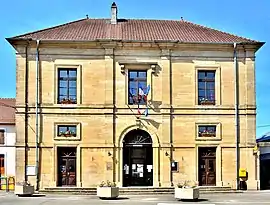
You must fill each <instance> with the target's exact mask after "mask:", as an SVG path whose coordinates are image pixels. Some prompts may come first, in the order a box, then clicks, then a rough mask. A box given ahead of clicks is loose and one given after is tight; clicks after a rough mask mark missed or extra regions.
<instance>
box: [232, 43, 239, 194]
mask: <svg viewBox="0 0 270 205" xmlns="http://www.w3.org/2000/svg"><path fill="white" fill-rule="evenodd" d="M233 47H234V53H233V60H234V71H235V73H234V74H235V76H234V77H235V96H234V98H235V149H236V151H235V155H236V170H235V171H236V190H238V189H239V174H238V172H239V110H238V107H239V105H238V102H239V91H238V84H239V82H238V65H237V43H234V44H233Z"/></svg>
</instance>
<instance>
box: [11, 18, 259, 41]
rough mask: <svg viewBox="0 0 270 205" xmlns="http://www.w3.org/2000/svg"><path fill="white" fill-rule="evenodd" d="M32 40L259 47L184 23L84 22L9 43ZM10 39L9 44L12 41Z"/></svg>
mask: <svg viewBox="0 0 270 205" xmlns="http://www.w3.org/2000/svg"><path fill="white" fill-rule="evenodd" d="M27 38H31V39H33V40H37V39H39V40H74V41H95V40H109V39H113V40H122V41H141V42H144V41H180V42H187V43H188V42H190V43H234V42H242V43H259V42H258V41H254V40H251V39H247V38H244V37H240V36H235V35H232V34H229V33H225V32H222V31H218V30H215V29H212V28H208V27H204V26H201V25H197V24H194V23H191V22H188V21H185V20H179V21H176V20H142V19H141V20H136V19H118V23H117V24H116V25H113V24H110V19H88V18H86V19H81V20H78V21H73V22H70V23H66V24H63V25H59V26H55V27H51V28H47V29H43V30H39V31H35V32H31V33H27V34H23V35H20V36H15V37H12V38H9V39H13V40H15V39H27ZM9 39H8V40H9Z"/></svg>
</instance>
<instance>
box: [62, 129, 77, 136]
mask: <svg viewBox="0 0 270 205" xmlns="http://www.w3.org/2000/svg"><path fill="white" fill-rule="evenodd" d="M59 136H60V137H76V133H75V132H74V131H70V130H67V131H65V132H60V133H59Z"/></svg>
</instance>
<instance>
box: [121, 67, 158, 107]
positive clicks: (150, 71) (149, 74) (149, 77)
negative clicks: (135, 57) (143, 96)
mask: <svg viewBox="0 0 270 205" xmlns="http://www.w3.org/2000/svg"><path fill="white" fill-rule="evenodd" d="M119 65H120V68H121V73H122V74H123V75H125V104H126V105H128V106H129V107H131V108H137V107H138V105H129V103H128V98H129V95H128V92H129V90H128V83H129V82H128V71H129V70H146V71H147V72H146V75H147V85H150V91H149V93H148V96H147V100H148V101H149V100H151V99H152V74H153V73H155V70H156V66H157V64H156V63H144V62H143V63H139V62H136V63H133V62H130V63H121V62H119ZM142 106H143V105H142Z"/></svg>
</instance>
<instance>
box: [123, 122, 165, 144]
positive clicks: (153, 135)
mask: <svg viewBox="0 0 270 205" xmlns="http://www.w3.org/2000/svg"><path fill="white" fill-rule="evenodd" d="M137 129H139V130H143V131H145V132H147V133H148V134H149V135H150V137H151V139H152V147H159V145H160V143H159V138H158V136H157V134H156V133H155V132H154V131H153V130H151V129H145V128H144V127H139V126H137V125H131V126H128V127H126V128H125V129H124V130H123V131H122V132H121V134H120V136H119V140H118V146H119V147H123V140H124V138H125V136H126V135H127V134H128V133H129V132H130V131H132V130H137Z"/></svg>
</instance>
